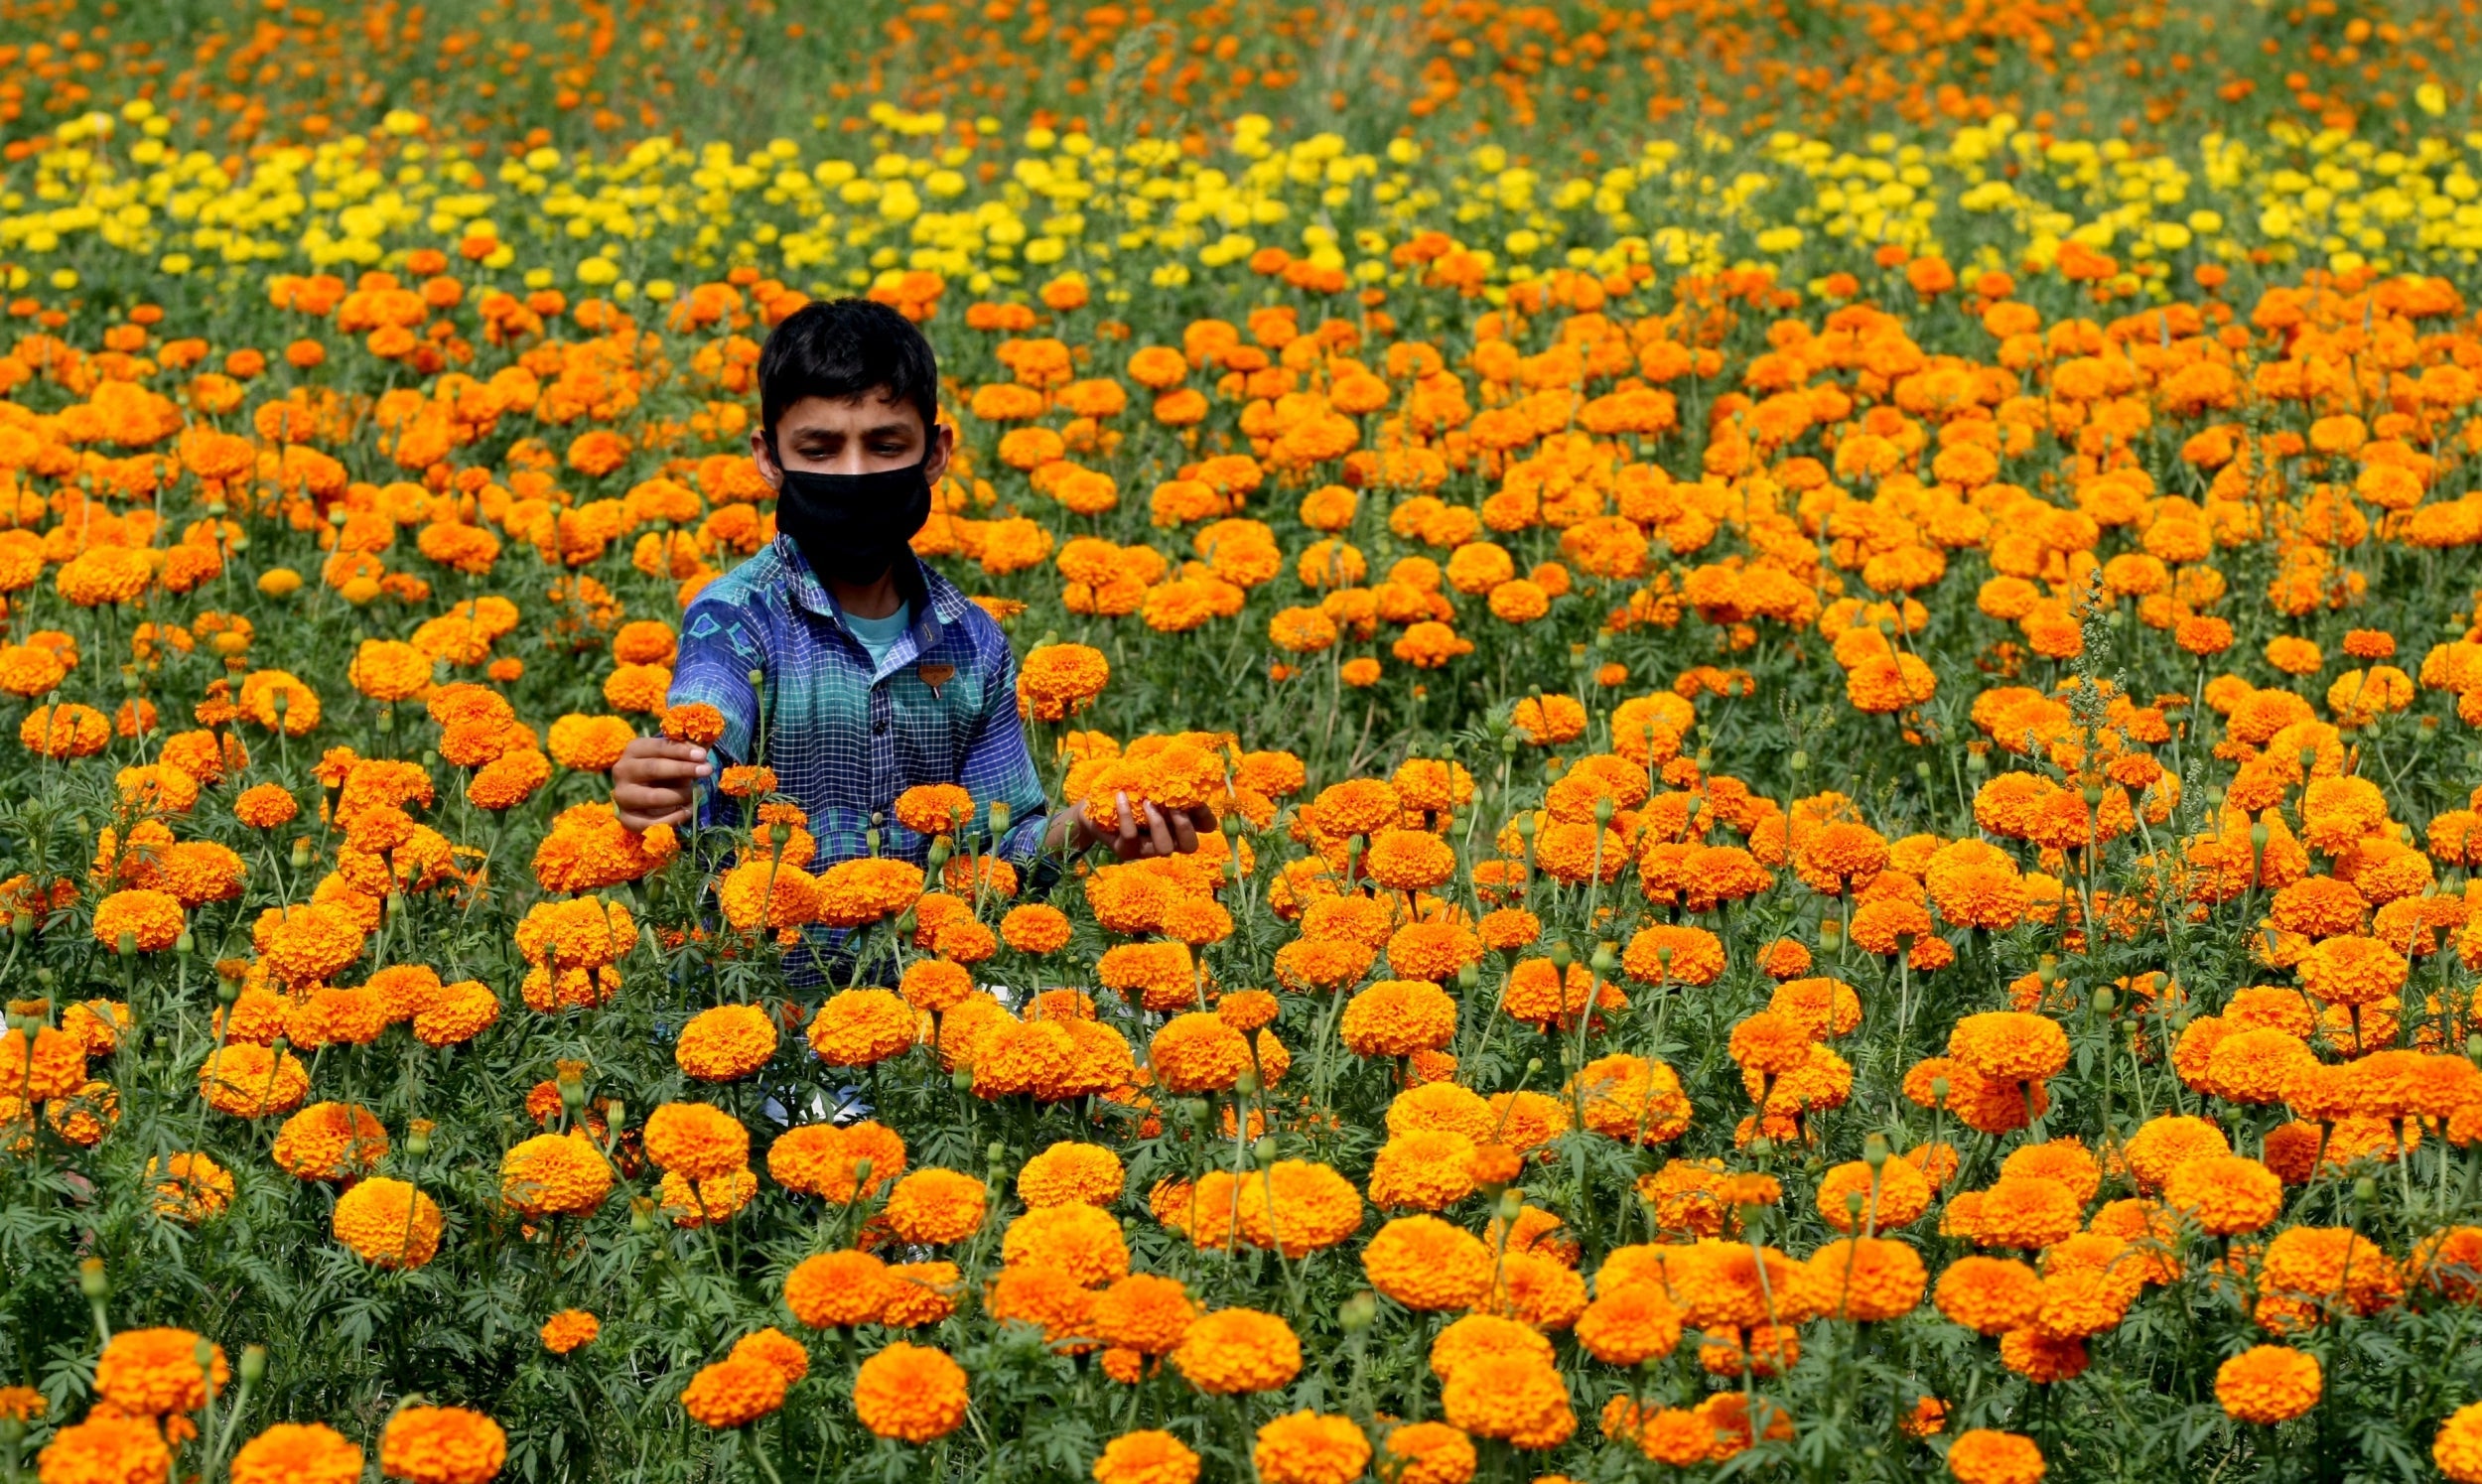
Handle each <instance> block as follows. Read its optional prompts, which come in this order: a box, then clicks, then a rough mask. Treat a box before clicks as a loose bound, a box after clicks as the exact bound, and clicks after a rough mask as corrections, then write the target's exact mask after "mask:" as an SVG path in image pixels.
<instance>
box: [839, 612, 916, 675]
mask: <svg viewBox="0 0 2482 1484" xmlns="http://www.w3.org/2000/svg"><path fill="white" fill-rule="evenodd" d="M912 626H913V605H911V604H909V603H900V604H898V605H896V611H895V612H893V613H890V614H889V615H888V616H887V617H885V618H865V617H863V616H862V615H861V614H859V613H856V612H852V611H848V612H846V614H845V627H847V628H850V629H852V630H853V636H854V637H855V638H856V639H859V640H861V642H862V647H863V649H864V650H865V651H866V652H867V653H869V655H870V656H871V668H872V669H874V670H876V669H878V668H879V666H880V662H881V661H883V660H885V659H887V658H888V651H889V650H891V649H894V648H896V640H898V639H900V638H902V637H904V631H905V630H906V629H908V628H910V627H912Z"/></svg>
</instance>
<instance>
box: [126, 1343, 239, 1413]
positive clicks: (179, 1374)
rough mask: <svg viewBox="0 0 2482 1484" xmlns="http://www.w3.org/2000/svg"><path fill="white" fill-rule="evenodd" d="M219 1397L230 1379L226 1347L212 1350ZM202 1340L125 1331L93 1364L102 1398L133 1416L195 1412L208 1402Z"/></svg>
mask: <svg viewBox="0 0 2482 1484" xmlns="http://www.w3.org/2000/svg"><path fill="white" fill-rule="evenodd" d="M212 1349H213V1356H212V1360H211V1363H210V1367H209V1370H211V1371H212V1373H213V1377H212V1383H211V1384H212V1387H213V1391H214V1393H215V1394H216V1395H218V1396H220V1395H222V1393H223V1390H224V1386H225V1384H226V1383H227V1382H229V1381H230V1380H231V1379H232V1371H231V1368H230V1367H229V1366H227V1365H226V1364H225V1363H224V1348H223V1347H222V1346H221V1345H217V1346H214V1347H212ZM198 1350H199V1336H198V1334H197V1333H196V1332H195V1331H192V1330H187V1329H161V1328H159V1329H124V1330H122V1331H121V1332H119V1333H118V1334H115V1335H114V1336H112V1338H111V1339H110V1340H109V1341H108V1342H106V1343H105V1345H104V1347H103V1355H102V1358H101V1359H99V1360H97V1361H96V1362H95V1373H94V1388H95V1392H96V1394H97V1395H98V1396H100V1397H102V1399H103V1400H104V1401H106V1402H109V1403H110V1404H112V1406H114V1407H116V1408H119V1409H120V1410H121V1411H122V1412H124V1413H128V1414H130V1415H131V1416H134V1417H162V1416H164V1415H165V1414H167V1413H190V1412H197V1411H198V1410H199V1409H201V1408H203V1407H205V1406H206V1405H207V1397H208V1389H209V1385H210V1382H209V1374H208V1371H207V1370H201V1369H200V1367H199V1356H198Z"/></svg>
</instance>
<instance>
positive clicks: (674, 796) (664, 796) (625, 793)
mask: <svg viewBox="0 0 2482 1484" xmlns="http://www.w3.org/2000/svg"><path fill="white" fill-rule="evenodd" d="M612 803H613V807H614V808H616V809H618V810H620V811H621V812H622V813H626V814H642V815H655V814H673V813H684V814H685V813H687V812H688V809H689V800H688V798H687V797H686V795H685V791H684V790H682V789H678V788H641V787H638V786H637V785H635V784H629V783H624V784H622V785H621V786H620V787H619V788H616V789H614V790H613V791H612Z"/></svg>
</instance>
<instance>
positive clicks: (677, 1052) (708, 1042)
mask: <svg viewBox="0 0 2482 1484" xmlns="http://www.w3.org/2000/svg"><path fill="white" fill-rule="evenodd" d="M775 1041H776V1036H775V1020H774V1018H773V1017H772V1016H770V1015H769V1014H768V1013H767V1012H766V1011H765V1010H763V1009H761V1008H760V1007H758V1006H756V1005H718V1006H714V1007H712V1008H710V1009H707V1010H703V1011H700V1012H698V1013H697V1014H695V1015H692V1016H691V1017H690V1021H689V1023H688V1024H686V1025H684V1026H682V1027H681V1036H680V1039H679V1040H677V1041H674V1042H673V1043H672V1059H673V1062H674V1063H675V1064H676V1065H678V1066H679V1067H680V1069H681V1070H682V1071H684V1072H687V1073H688V1074H689V1075H691V1076H692V1077H695V1078H697V1079H698V1080H699V1081H701V1082H733V1081H737V1080H739V1079H741V1078H743V1077H747V1076H749V1075H750V1074H751V1073H753V1072H755V1071H757V1070H758V1068H760V1067H762V1066H765V1065H766V1064H767V1061H768V1059H769V1058H771V1057H773V1056H774V1055H775Z"/></svg>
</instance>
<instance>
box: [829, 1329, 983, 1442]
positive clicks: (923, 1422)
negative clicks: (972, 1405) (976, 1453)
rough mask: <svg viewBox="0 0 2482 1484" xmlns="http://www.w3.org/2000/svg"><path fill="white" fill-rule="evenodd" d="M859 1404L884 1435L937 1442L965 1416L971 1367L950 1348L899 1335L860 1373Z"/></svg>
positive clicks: (858, 1411)
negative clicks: (967, 1374)
mask: <svg viewBox="0 0 2482 1484" xmlns="http://www.w3.org/2000/svg"><path fill="white" fill-rule="evenodd" d="M853 1408H854V1415H855V1416H856V1417H860V1418H861V1419H862V1425H864V1426H865V1427H868V1428H870V1429H871V1430H872V1431H873V1432H876V1433H878V1434H879V1435H880V1436H882V1437H893V1438H896V1439H897V1440H898V1441H900V1442H910V1443H925V1442H934V1441H937V1440H938V1439H940V1438H942V1437H945V1436H947V1435H948V1434H949V1433H951V1432H954V1431H955V1430H956V1429H957V1428H958V1427H959V1426H961V1425H963V1423H964V1421H965V1408H966V1385H965V1368H964V1367H963V1366H960V1365H958V1364H957V1363H956V1361H955V1360H953V1359H951V1358H950V1357H949V1355H948V1353H947V1352H946V1351H944V1350H932V1349H928V1348H926V1347H923V1346H920V1345H908V1344H906V1343H905V1342H904V1341H902V1340H898V1341H896V1343H894V1344H892V1345H890V1346H889V1347H888V1348H887V1349H885V1350H882V1351H880V1352H879V1353H878V1354H877V1355H874V1356H872V1357H871V1358H870V1359H869V1360H866V1361H864V1362H863V1363H862V1368H861V1369H860V1370H859V1371H857V1372H856V1373H855V1374H854V1380H853Z"/></svg>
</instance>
